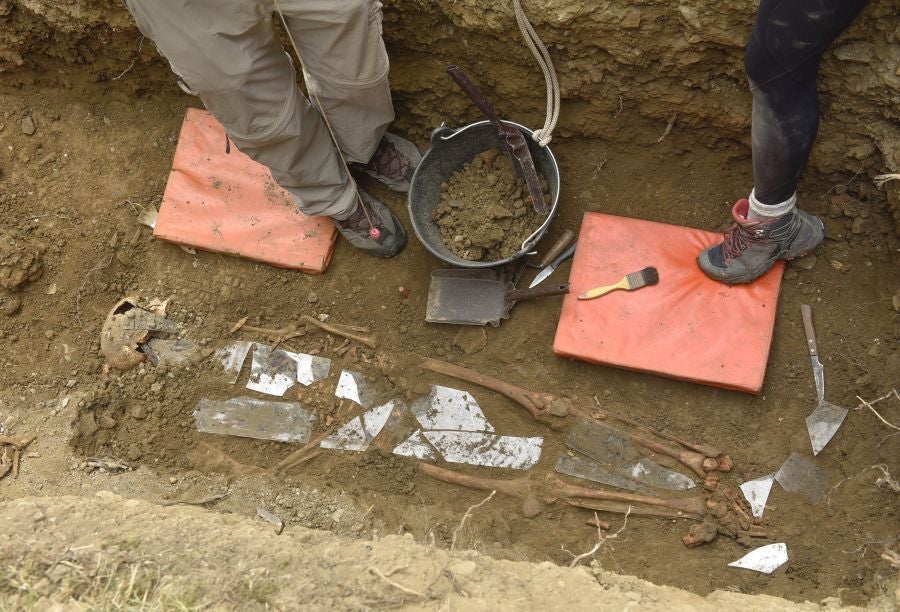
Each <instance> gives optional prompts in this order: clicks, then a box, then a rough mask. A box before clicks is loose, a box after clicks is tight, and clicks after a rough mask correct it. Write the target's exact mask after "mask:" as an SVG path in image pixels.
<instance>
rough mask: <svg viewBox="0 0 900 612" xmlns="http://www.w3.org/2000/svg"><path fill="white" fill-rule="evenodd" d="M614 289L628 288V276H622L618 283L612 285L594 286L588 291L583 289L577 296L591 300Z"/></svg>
mask: <svg viewBox="0 0 900 612" xmlns="http://www.w3.org/2000/svg"><path fill="white" fill-rule="evenodd" d="M616 289H628V278H627V277H626V278H623V279H622V280H620V281H619V282H618V283H616V284H614V285H606V286H605V287H596V288H594V289H591V290H590V291H585V292H584V293H582V294H581V295H579V296H578V299H579V300H593V299H594V298H598V297H601V296H604V295H606V294H607V293H609V292H611V291H615V290H616Z"/></svg>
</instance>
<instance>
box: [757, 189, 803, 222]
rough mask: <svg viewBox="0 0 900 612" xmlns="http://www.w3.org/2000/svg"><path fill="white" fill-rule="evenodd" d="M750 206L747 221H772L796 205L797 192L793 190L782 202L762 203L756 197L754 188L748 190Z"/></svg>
mask: <svg viewBox="0 0 900 612" xmlns="http://www.w3.org/2000/svg"><path fill="white" fill-rule="evenodd" d="M748 199H749V200H750V208H749V210H748V212H747V220H749V221H773V220H775V219H779V218H781V217H783V216H785V215H786V214H788V213H790V212H791V211H792V210H794V208H796V206H797V193H796V192H794V194H793V195H791V197H789V198H788V199H787V200H785V201H784V202H779V203H777V204H764V203H763V202H760V201H759V200H758V199H757V198H756V189H753V190H751V191H750V197H749V198H748Z"/></svg>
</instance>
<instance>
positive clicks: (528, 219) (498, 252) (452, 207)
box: [434, 149, 550, 261]
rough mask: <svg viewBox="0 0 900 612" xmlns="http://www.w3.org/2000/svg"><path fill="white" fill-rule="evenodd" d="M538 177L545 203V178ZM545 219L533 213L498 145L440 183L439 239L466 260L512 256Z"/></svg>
mask: <svg viewBox="0 0 900 612" xmlns="http://www.w3.org/2000/svg"><path fill="white" fill-rule="evenodd" d="M540 180H541V190H542V191H543V192H544V201H545V202H549V200H550V196H549V193H548V186H547V180H546V179H545V178H544V177H543V176H541V177H540ZM545 218H546V217H544V216H542V215H540V214H538V213H536V212H535V210H534V207H533V206H532V203H531V198H530V197H529V196H528V189H527V187H526V186H525V182H524V181H523V180H522V179H521V178H520V177H519V176H518V175H517V174H516V171H515V169H514V168H513V165H512V161H511V160H510V159H509V157H508V156H506V155H504V154H503V153H502V152H501V151H499V150H497V149H487V150H486V151H482V152H481V153H479V154H478V155H476V156H475V159H473V160H472V161H471V162H469V163H468V164H466V165H465V166H464V167H463V169H462V170H460V171H459V172H456V173H455V174H454V175H453V176H452V177H451V178H450V180H448V181H446V182H444V183H441V201H440V203H439V204H438V206H437V207H436V208H435V209H434V221H435V223H437V224H438V227H440V228H441V240H442V241H443V242H444V244H445V245H446V246H447V248H448V249H450V250H451V251H452V252H453V253H454V255H456V256H457V257H461V258H462V259H467V260H469V261H495V260H498V259H505V258H507V257H512V256H513V255H515V254H516V253H518V252H519V251H520V250H521V248H522V243H523V242H524V241H525V239H526V238H528V237H529V236H530V235H531V234H532V233H533V232H534V231H535V230H536V229H537V228H538V227H540V225H541V223H543V221H544V219H545Z"/></svg>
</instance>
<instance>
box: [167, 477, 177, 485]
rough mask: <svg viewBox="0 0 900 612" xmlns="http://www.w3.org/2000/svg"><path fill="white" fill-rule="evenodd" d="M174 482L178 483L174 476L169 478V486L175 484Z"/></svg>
mask: <svg viewBox="0 0 900 612" xmlns="http://www.w3.org/2000/svg"><path fill="white" fill-rule="evenodd" d="M176 482H178V479H177V478H175V477H174V476H169V484H175V483H176Z"/></svg>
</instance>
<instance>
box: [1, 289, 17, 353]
mask: <svg viewBox="0 0 900 612" xmlns="http://www.w3.org/2000/svg"><path fill="white" fill-rule="evenodd" d="M21 308H22V298H20V297H19V296H18V295H16V294H15V293H7V292H5V291H3V290H2V289H0V314H3V315H6V316H7V317H11V316H13V315H14V314H16V313H17V312H19V310H20V309H21ZM12 338H13V336H10V341H11V342H15V341H14V340H13V339H12Z"/></svg>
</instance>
